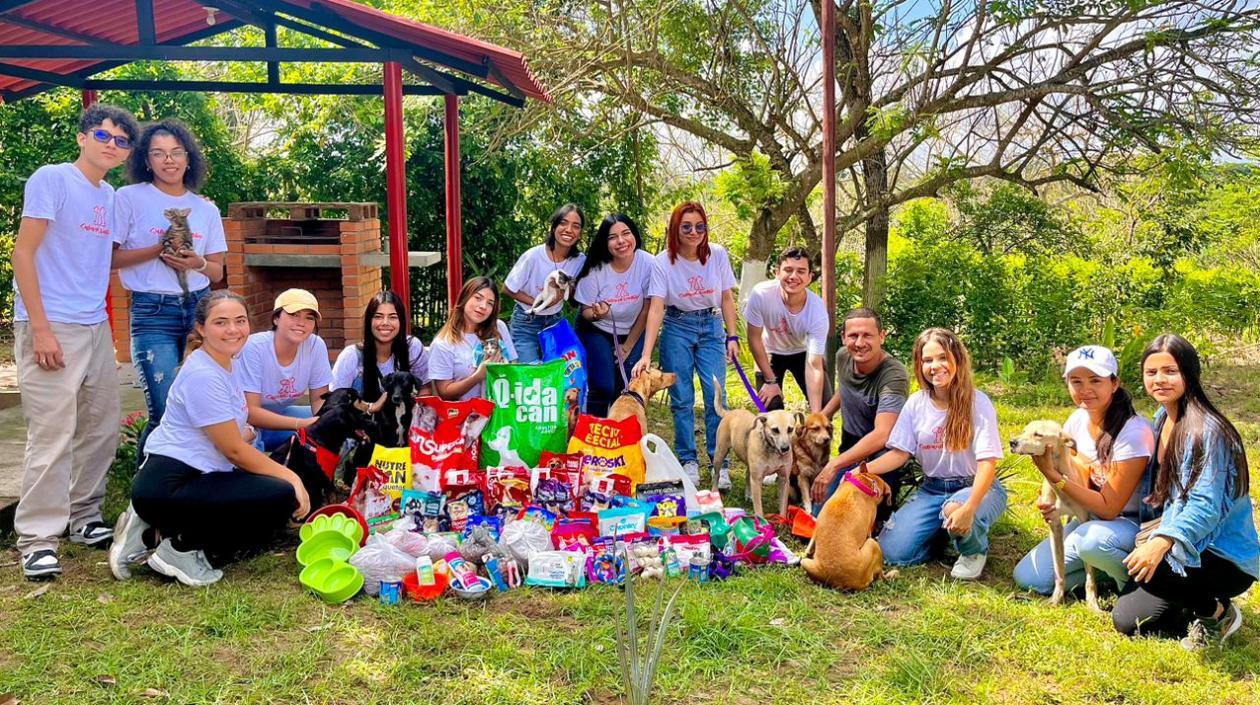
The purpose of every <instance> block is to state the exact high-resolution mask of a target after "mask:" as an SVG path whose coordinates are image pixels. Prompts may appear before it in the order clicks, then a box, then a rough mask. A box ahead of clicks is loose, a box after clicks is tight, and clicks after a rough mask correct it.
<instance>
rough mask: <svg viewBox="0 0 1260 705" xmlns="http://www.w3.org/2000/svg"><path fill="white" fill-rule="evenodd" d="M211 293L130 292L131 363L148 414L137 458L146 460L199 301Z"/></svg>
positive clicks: (206, 291)
mask: <svg viewBox="0 0 1260 705" xmlns="http://www.w3.org/2000/svg"><path fill="white" fill-rule="evenodd" d="M208 293H210V289H209V288H205V289H200V290H198V291H192V292H189V293H188V297H187V298H185V297H183V296H181V295H179V294H153V293H149V292H147V291H133V292H131V308H130V316H131V364H132V366H134V367H135V368H136V374H137V375H138V376H139V377H140V387H141V389H143V390H144V403H145V406H147V407H148V411H149V422H148V424H146V425H145V429H144V432H143V433H142V434H140V439H139V442H138V447H139V451H138V452H137V453H136V457H137V458H143V457H144V444H145V442H146V441H148V440H149V434H150V433H151V432H152V431H153V429H155V428H157V425H158V424H159V423H161V422H162V415H163V414H165V413H166V396H167V394H169V393H170V391H171V384H172V383H174V382H175V372H176V370H178V369H179V365H180V363H181V362H182V361H183V359H184V350H185V347H186V343H187V342H188V334H189V333H190V332H192V329H193V314H194V313H195V311H196V309H197V302H198V301H200V300H201V299H202V297H204V296H205V295H206V294H208Z"/></svg>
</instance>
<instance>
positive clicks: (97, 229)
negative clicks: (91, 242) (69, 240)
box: [79, 206, 109, 237]
mask: <svg viewBox="0 0 1260 705" xmlns="http://www.w3.org/2000/svg"><path fill="white" fill-rule="evenodd" d="M105 211H106V209H105V206H93V207H92V222H91V224H88V223H80V224H79V228H80V229H81V230H83V231H84V232H89V233H92V234H93V235H98V236H100V237H106V236H108V235H109V225H108V224H107V223H106V222H105Z"/></svg>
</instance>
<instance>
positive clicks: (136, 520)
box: [109, 504, 149, 580]
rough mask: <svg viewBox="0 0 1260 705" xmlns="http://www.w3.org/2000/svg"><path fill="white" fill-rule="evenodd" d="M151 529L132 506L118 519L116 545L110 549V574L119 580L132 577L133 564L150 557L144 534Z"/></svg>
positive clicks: (115, 530)
mask: <svg viewBox="0 0 1260 705" xmlns="http://www.w3.org/2000/svg"><path fill="white" fill-rule="evenodd" d="M148 528H149V524H148V522H146V521H145V520H144V519H141V518H140V515H138V514H136V510H135V509H132V507H131V505H130V504H128V505H127V511H125V512H123V513H122V515H120V516H119V517H118V523H117V524H115V525H114V543H113V544H112V545H110V547H109V572H111V573H113V574H114V577H115V578H116V579H118V580H126V579H127V578H130V577H131V564H132V563H139V562H141V561H143V560H145V559H147V558H148V557H149V555H148V554H149V548H148V547H147V546H145V545H144V532H145V530H146V529H148Z"/></svg>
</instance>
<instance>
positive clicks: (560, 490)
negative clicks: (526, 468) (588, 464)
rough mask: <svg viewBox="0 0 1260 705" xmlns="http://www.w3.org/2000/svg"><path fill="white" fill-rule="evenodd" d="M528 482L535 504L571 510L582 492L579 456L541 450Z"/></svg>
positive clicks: (556, 510)
mask: <svg viewBox="0 0 1260 705" xmlns="http://www.w3.org/2000/svg"><path fill="white" fill-rule="evenodd" d="M529 486H530V489H531V490H532V491H533V493H534V503H535V504H537V505H539V506H542V507H545V508H546V509H547V510H548V511H552V512H556V513H557V514H559V513H564V512H571V511H573V510H574V509H576V508H577V507H578V500H579V498H580V497H581V495H582V456H581V455H579V454H572V455H570V454H567V453H550V452H546V451H544V452H543V453H542V455H541V456H540V457H539V459H538V467H536V468H534V470H533V471H532V472H531V473H530V478H529Z"/></svg>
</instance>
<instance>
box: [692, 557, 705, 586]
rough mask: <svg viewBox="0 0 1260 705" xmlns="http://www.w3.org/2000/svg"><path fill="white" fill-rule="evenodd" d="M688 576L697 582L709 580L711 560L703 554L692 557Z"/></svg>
mask: <svg viewBox="0 0 1260 705" xmlns="http://www.w3.org/2000/svg"><path fill="white" fill-rule="evenodd" d="M688 576H689V577H690V578H691V579H692V580H694V581H696V582H697V583H707V582H709V562H708V561H707V560H705V559H704V557H703V556H695V557H694V558H692V559H691V567H690V568H689V569H688Z"/></svg>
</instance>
